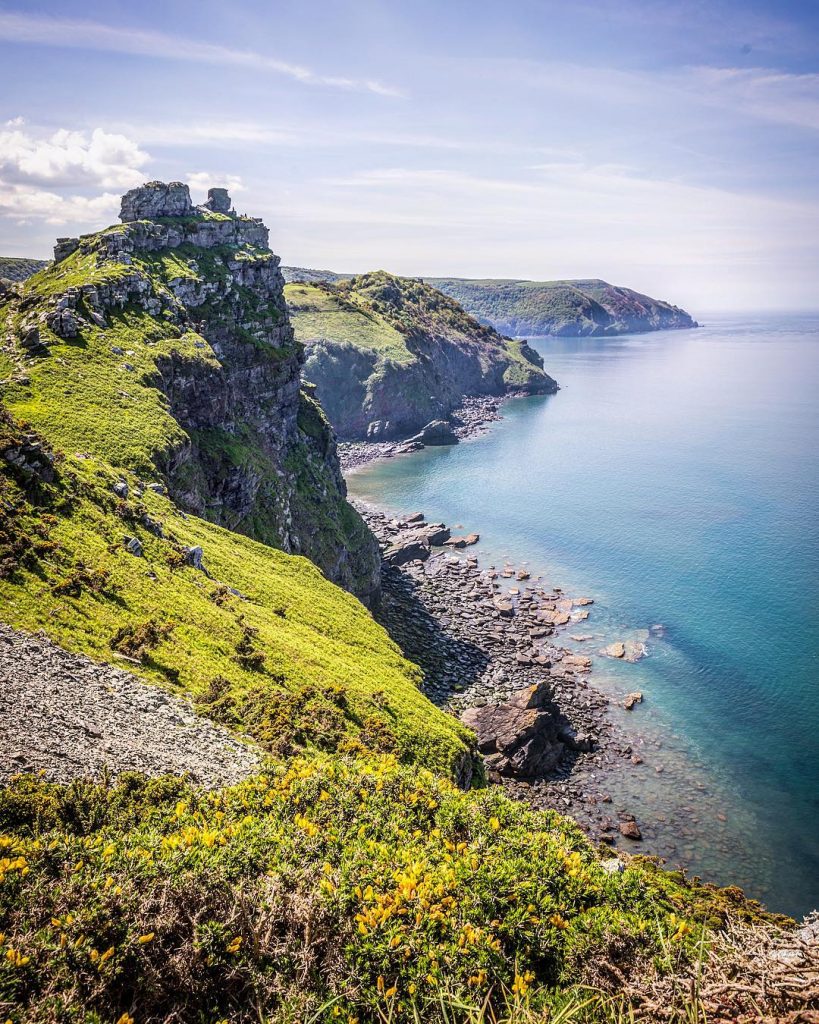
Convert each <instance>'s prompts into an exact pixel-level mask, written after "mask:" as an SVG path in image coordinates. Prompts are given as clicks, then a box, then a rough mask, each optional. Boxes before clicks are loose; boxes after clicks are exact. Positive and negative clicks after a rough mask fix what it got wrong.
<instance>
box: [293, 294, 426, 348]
mask: <svg viewBox="0 0 819 1024" xmlns="http://www.w3.org/2000/svg"><path fill="white" fill-rule="evenodd" d="M284 294H285V297H286V299H287V306H288V309H289V312H290V316H291V319H292V320H293V323H294V325H295V330H296V337H297V338H298V339H299V340H300V341H301V342H302V344H310V343H311V342H313V341H315V340H317V339H332V341H334V342H335V343H337V344H339V345H351V346H353V347H354V348H358V349H362V350H365V351H370V352H375V353H377V355H378V356H379V357H380V358H382V359H389V360H392V361H393V362H396V363H410V362H412V360H413V356H412V353H411V352H410V350H409V349H408V347H407V341H406V338H405V337H404V335H403V334H401V333H400V332H399V331H398V330H397V329H396V328H395V327H394V326H393V325H392V324H391V323H390V322H389V320H387V319H386V318H385V317H384V316H380V315H379V314H378V313H377V312H376V311H375V310H374V309H373V308H372V306H370V305H369V304H368V303H367V302H366V301H364V296H363V295H359V293H358V292H355V291H352V290H340V289H339V290H335V289H333V290H331V289H328V288H323V287H321V286H320V285H319V284H309V283H293V284H288V285H287V286H286V287H285V290H284Z"/></svg>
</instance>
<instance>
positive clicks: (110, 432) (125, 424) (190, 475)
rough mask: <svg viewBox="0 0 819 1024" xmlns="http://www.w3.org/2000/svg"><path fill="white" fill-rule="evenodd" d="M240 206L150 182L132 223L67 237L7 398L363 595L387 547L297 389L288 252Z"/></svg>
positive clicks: (129, 214) (298, 355)
mask: <svg viewBox="0 0 819 1024" xmlns="http://www.w3.org/2000/svg"><path fill="white" fill-rule="evenodd" d="M214 193H215V194H214ZM229 210H230V200H229V198H227V194H226V193H223V190H213V192H212V194H211V198H210V200H209V203H208V204H207V205H206V206H205V207H201V208H195V207H193V205H192V204H191V201H190V195H189V193H188V189H187V186H184V185H181V184H179V183H172V184H171V185H164V184H162V183H158V182H154V183H151V184H149V185H148V186H145V187H144V188H142V189H136V190H133V191H132V192H130V193H128V195H126V196H125V197H124V198H123V210H122V219H123V221H124V223H122V224H120V225H117V226H114V227H111V228H108V229H107V230H105V231H102V232H100V233H98V234H93V235H88V236H84V237H83V238H80V239H61V240H60V241H59V242H58V245H57V248H56V250H55V263H54V264H53V265H50V266H49V267H48V268H46V269H45V270H43V271H42V272H40V273H39V274H37V275H35V276H34V277H33V278H31V279H30V280H29V281H28V282H26V283H25V284H24V285H22V286H21V291H20V297H19V299H18V300H17V301H16V303H13V304H12V306H13V309H14V312H13V313H12V314H11V315H10V319H9V320H8V323H9V324H10V325H11V326H12V328H13V329H12V332H11V333H12V336H13V337H12V344H11V346H10V347H9V353H10V354H11V355H12V357H14V355H15V354H16V355H17V356H27V357H28V360H29V362H28V363H27V365H26V366H25V370H23V369H22V366H21V365H20V364H19V362H18V366H17V369H18V371H19V372H18V373H16V374H15V375H14V376H13V379H12V381H11V385H10V387H9V389H8V393H7V395H6V401H7V404H8V405H9V406H10V408H11V410H12V412H13V413H15V414H17V415H19V416H21V417H23V418H25V419H27V420H29V421H30V422H32V423H33V424H34V425H35V426H37V427H39V428H42V429H45V430H47V431H48V436H49V438H50V439H51V440H53V441H54V442H55V443H58V444H60V445H61V446H62V447H64V448H67V449H68V450H71V451H73V450H79V451H87V452H89V453H90V454H92V455H94V456H97V457H101V458H104V459H105V460H106V461H107V462H109V463H111V464H112V465H115V466H121V467H122V468H124V469H129V470H133V471H135V472H139V473H142V474H144V475H145V476H146V478H151V477H152V476H153V477H154V478H156V477H157V475H158V476H159V477H161V479H162V482H163V483H164V485H165V486H166V487H167V488H168V491H169V493H170V495H171V496H172V497H173V499H174V500H175V501H176V502H177V503H178V504H179V506H180V507H182V508H184V509H188V510H189V511H192V512H195V513H196V514H197V515H200V516H203V517H204V518H207V519H210V520H212V521H213V522H216V523H219V524H221V525H224V526H227V527H228V528H230V529H232V530H237V531H239V532H242V533H246V534H248V535H249V536H251V537H254V538H256V539H258V540H261V541H264V542H265V543H268V544H271V545H274V546H276V547H280V548H282V549H283V550H285V551H288V552H293V553H301V554H305V555H307V556H308V557H309V558H311V559H312V560H313V561H315V562H316V564H318V565H319V566H320V568H322V569H323V570H324V571H325V573H326V574H327V575H328V577H329V578H330V579H332V580H333V581H335V582H338V583H340V584H341V585H343V586H345V587H346V588H348V589H350V590H353V591H354V592H355V593H357V594H358V595H359V596H361V597H362V598H364V599H370V598H372V597H374V596H375V594H376V592H377V589H378V571H379V570H378V557H377V548H376V544H375V541H374V539H373V538H372V536H371V535H370V533H369V531H368V530H367V529H366V527H365V526H364V524H363V522H362V521H361V520H360V518H359V517H358V515H357V514H356V513H355V512H354V510H353V509H352V508H351V507H350V506H349V505H348V504H347V502H346V500H345V487H344V482H343V480H342V478H341V474H340V470H339V466H338V460H337V457H336V452H335V444H334V441H333V438H332V432H331V430H330V428H329V425H328V424H327V421H326V419H325V418H324V416H323V414H322V413H321V410H320V409H319V408H318V406H317V405H316V402H315V400H314V399H313V398H312V397H311V396H310V395H309V394H306V393H305V392H303V391H302V389H301V387H300V380H299V375H300V370H301V364H302V362H303V358H304V356H303V350H302V348H301V346H300V345H299V344H298V342H297V341H296V340H295V338H294V335H293V330H292V327H291V325H290V322H289V319H288V315H287V308H286V306H285V302H284V296H283V284H284V282H283V280H282V276H281V273H280V271H279V258H278V257H277V256H275V255H274V254H273V253H272V252H271V251H270V250H269V248H268V231H267V228H266V227H265V226H264V225H263V224H262V222H261V221H260V220H257V219H255V218H247V217H237V216H236V215H234V214H232V213H230V212H226V211H229ZM32 358H33V361H32Z"/></svg>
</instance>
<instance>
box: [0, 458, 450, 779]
mask: <svg viewBox="0 0 819 1024" xmlns="http://www.w3.org/2000/svg"><path fill="white" fill-rule="evenodd" d="M60 466H61V468H60V481H59V483H58V484H56V485H54V486H52V487H51V488H48V489H47V490H46V493H45V496H43V497H41V498H40V499H39V500H35V499H33V498H31V497H27V496H26V491H25V488H24V485H23V484H21V483H19V482H15V481H14V480H13V479H12V478H10V477H9V476H8V475H7V476H5V477H0V481H2V490H0V497H2V499H3V506H4V508H5V509H6V511H7V512H8V513H10V512H11V510H13V509H17V510H18V512H17V519H16V524H15V525H14V530H15V532H16V534H17V535H26V534H30V535H31V536H32V537H34V538H35V539H39V540H40V541H42V540H43V539H44V538H42V537H40V533H39V532H38V531H40V530H41V529H42V523H43V521H44V517H45V521H46V522H49V523H50V525H49V527H48V529H47V531H46V533H47V544H46V545H45V550H44V553H43V554H42V555H41V556H39V557H33V556H32V555H31V554H30V553H27V554H24V555H23V556H22V557H20V558H17V559H14V558H12V560H11V564H10V565H7V568H6V571H5V573H4V574H3V575H4V578H0V607H2V618H3V620H4V621H6V622H8V623H10V624H11V625H13V626H15V627H18V628H21V629H26V630H29V631H33V630H37V629H43V630H45V632H46V633H47V634H48V635H49V636H51V637H52V638H53V639H54V640H55V641H57V642H58V643H60V644H62V645H63V646H65V647H66V648H68V649H69V650H73V651H81V652H83V653H87V654H89V655H91V656H92V657H94V658H97V659H100V660H104V661H115V660H116V652H115V650H114V646H113V638H114V637H115V636H116V635H117V634H118V633H119V632H120V631H122V630H123V629H127V628H129V627H130V628H134V629H138V628H140V627H143V626H145V624H146V623H149V622H155V623H157V624H159V625H164V624H168V625H170V626H171V627H172V630H171V632H170V633H169V635H168V636H167V637H166V638H165V639H163V640H162V641H161V642H160V643H159V644H158V646H156V647H155V648H153V649H151V650H150V652H148V653H146V656H145V657H143V659H142V661H141V663H140V664H138V665H135V666H133V668H134V671H136V672H137V673H138V674H139V675H141V676H143V677H144V678H146V679H148V680H150V681H151V682H154V683H158V684H160V685H164V686H170V687H172V688H174V689H176V690H181V691H184V692H188V693H190V694H192V695H193V696H194V697H195V698H197V699H201V698H204V697H205V696H206V695H207V694H209V693H213V692H214V681H219V682H217V683H216V687H217V689H218V688H219V686H222V687H223V690H222V692H221V697H222V698H223V699H222V700H221V704H220V707H221V708H222V712H224V715H225V717H226V719H227V720H231V721H234V723H235V719H236V715H237V713H238V712H237V711H236V707H238V706H240V705H242V704H243V702H246V701H248V700H249V701H250V705H248V707H250V706H251V705H253V706H258V705H260V704H261V705H264V704H265V703H266V704H267V705H269V710H271V711H275V709H276V708H277V707H278V705H279V704H281V702H282V701H285V700H286V699H288V694H292V693H300V694H304V693H305V692H306V688H307V689H310V690H312V691H314V695H315V696H316V699H317V700H318V701H319V703H321V705H322V707H323V708H324V710H325V711H326V712H327V714H328V715H329V716H330V717H331V718H333V719H334V720H335V719H338V720H339V721H338V723H336V724H337V725H338V726H339V729H337V730H336V732H337V733H338V735H334V741H336V742H337V741H340V740H342V739H345V738H346V739H354V738H356V737H358V736H359V735H360V734H361V732H362V730H364V729H365V727H368V728H370V729H372V728H374V727H375V726H376V725H378V726H379V727H383V730H384V735H385V736H387V737H388V738H389V737H391V738H389V739H388V742H389V743H390V744H394V749H395V750H396V751H397V752H398V754H399V756H402V757H406V758H413V759H415V758H418V759H420V760H422V761H424V762H425V763H428V764H429V765H431V766H436V767H437V768H439V769H440V770H442V771H454V770H455V769H456V767H457V766H458V765H459V764H460V763H461V762H462V761H463V759H464V757H465V755H466V751H467V742H468V739H469V733H468V731H467V730H466V729H464V728H463V727H462V726H461V725H460V724H459V723H458V722H457V721H456V720H455V719H453V718H451V717H449V716H448V715H445V714H444V713H443V712H440V711H438V710H437V709H436V708H435V707H433V705H432V704H430V703H429V702H428V701H427V700H426V698H425V697H423V696H422V694H421V693H420V691H419V690H418V683H419V681H420V673H419V670H418V669H417V668H416V667H415V666H414V665H412V664H411V663H410V662H408V661H406V660H405V659H404V658H403V657H402V655H401V653H400V651H399V649H398V648H397V647H396V645H395V644H394V643H393V642H392V641H391V640H390V639H389V637H388V636H387V634H386V633H385V632H384V630H383V629H382V628H381V627H380V626H379V625H378V624H377V623H376V622H375V621H374V620H373V618H372V617H371V615H370V614H369V612H367V611H366V609H365V608H364V607H363V606H362V605H361V604H360V603H359V602H358V601H357V600H356V599H355V598H354V597H352V596H351V595H349V594H347V593H345V592H344V591H342V590H340V589H338V588H337V587H335V586H334V585H333V584H331V583H329V582H328V581H327V580H326V579H325V578H324V577H323V575H322V574H321V572H320V571H319V570H318V569H317V568H316V567H315V566H314V565H313V564H312V563H311V562H309V561H308V560H307V559H306V558H301V557H296V556H291V555H286V554H284V553H283V552H281V551H277V550H275V549H273V548H270V547H267V546H266V545H264V544H260V543H257V542H255V541H252V540H250V539H249V538H247V537H244V536H241V535H239V534H235V533H231V532H230V531H228V530H225V529H223V528H221V527H219V526H216V525H214V524H212V523H209V522H206V521H204V520H202V519H198V518H196V517H194V516H183V515H182V514H180V513H179V511H178V510H177V509H176V508H175V506H174V505H173V504H172V502H171V501H170V500H168V499H167V498H165V497H163V496H161V495H158V494H155V493H153V492H152V491H150V490H146V491H145V493H144V495H143V496H142V497H141V498H138V499H137V498H131V499H129V500H128V501H125V502H122V501H119V500H118V499H116V498H115V497H114V495H113V494H112V492H111V490H110V487H111V484H112V483H113V482H114V481H115V480H116V479H118V478H119V477H120V474H119V473H114V472H112V471H111V470H110V469H109V468H108V467H107V466H105V465H103V464H100V463H98V462H96V461H94V460H90V459H73V458H69V459H66V460H64V461H63V462H62V463H61V464H60ZM128 480H129V481H130V484H131V487H132V489H133V488H134V487H135V485H136V480H135V478H134V477H133V476H130V475H128ZM146 515H147V516H149V518H150V520H151V521H153V522H158V523H161V524H162V529H163V532H164V534H165V536H164V537H158V536H155V534H154V532H152V531H151V529H149V528H147V527H146V526H145V525H144V517H145V516H146ZM52 516H53V521H52V520H51V518H50V517H52ZM9 521H10V522H11V516H10V515H9ZM126 535H127V536H134V537H138V538H139V540H140V541H141V542H142V544H143V550H144V557H141V558H139V557H135V556H134V555H132V554H129V553H128V552H127V551H126V550H125V547H124V544H123V537H124V536H126ZM196 545H199V546H201V547H202V548H203V550H204V560H205V565H206V567H207V569H208V571H209V573H210V574H211V577H212V578H211V579H208V577H206V576H205V575H204V574H203V573H201V572H199V571H197V570H195V569H192V568H190V567H187V566H185V565H184V564H183V560H182V558H181V555H180V552H182V550H183V549H184V548H185V547H192V546H196ZM1 552H2V548H1V547H0V553H1ZM80 572H82V573H84V574H85V575H86V576H91V577H93V578H97V579H104V580H105V584H104V586H102V587H93V586H86V585H82V584H81V585H80V588H79V593H78V594H76V595H73V594H70V593H69V594H66V592H65V591H66V587H65V585H64V584H65V582H66V581H67V580H71V579H76V578H77V577H78V573H80ZM226 588H232V589H233V590H236V591H239V592H240V593H241V595H243V596H242V597H237V596H234V595H233V594H231V593H230V592H229V591H228V590H227V589H226ZM247 629H249V630H251V631H252V632H251V636H252V640H251V647H252V648H253V651H254V652H257V653H258V652H260V653H261V654H262V664H261V665H259V666H258V667H253V666H252V665H250V666H248V665H247V664H246V663H245V661H244V660H243V659H242V657H240V653H241V652H240V651H239V650H237V647H239V646H240V645H241V644H242V640H243V638H245V637H246V630H247ZM327 694H329V697H327V696H326V695H327ZM288 706H289V705H288ZM339 708H340V714H338V713H337V711H338V709H339ZM216 713H218V709H217V711H216ZM257 717H258V716H257ZM268 717H269V716H268ZM367 723H369V725H368V724H367ZM271 728H272V725H271V721H270V720H267V719H264V716H262V717H261V718H260V721H259V729H258V731H259V733H260V737H261V738H262V739H263V740H269V741H270V742H272V743H274V742H275V740H276V737H273V736H271V735H270V729H271ZM334 728H335V726H334ZM339 730H340V731H339ZM251 731H253V730H252V729H251ZM315 739H316V741H317V742H318V743H319V745H322V744H325V740H326V738H325V737H323V736H321V735H319V734H316V736H315Z"/></svg>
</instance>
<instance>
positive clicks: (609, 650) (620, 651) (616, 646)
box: [603, 640, 626, 658]
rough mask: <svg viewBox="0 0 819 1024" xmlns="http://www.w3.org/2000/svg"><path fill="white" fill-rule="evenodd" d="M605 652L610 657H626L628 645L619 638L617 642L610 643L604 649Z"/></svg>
mask: <svg viewBox="0 0 819 1024" xmlns="http://www.w3.org/2000/svg"><path fill="white" fill-rule="evenodd" d="M603 654H605V655H607V656H608V657H609V658H625V656H626V645H625V644H624V643H623V642H622V641H621V640H618V641H617V642H616V643H613V644H609V645H608V647H605V648H604V649H603Z"/></svg>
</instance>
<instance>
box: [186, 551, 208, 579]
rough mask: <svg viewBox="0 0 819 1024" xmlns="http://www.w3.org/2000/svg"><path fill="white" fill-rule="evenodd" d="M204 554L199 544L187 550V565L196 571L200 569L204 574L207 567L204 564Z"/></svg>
mask: <svg viewBox="0 0 819 1024" xmlns="http://www.w3.org/2000/svg"><path fill="white" fill-rule="evenodd" d="M204 554H205V553H204V551H203V550H202V549H201V548H200V547H199V545H198V544H197V545H196V546H195V547H192V548H185V563H186V564H187V565H190V566H192V568H194V569H199V571H200V572H204V570H205V567H204V565H203V564H202V558H203V557H204Z"/></svg>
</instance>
